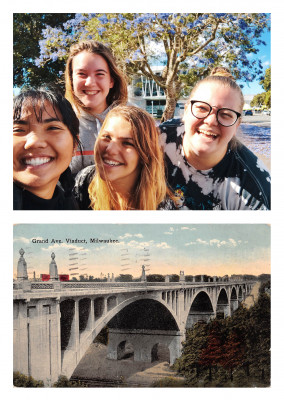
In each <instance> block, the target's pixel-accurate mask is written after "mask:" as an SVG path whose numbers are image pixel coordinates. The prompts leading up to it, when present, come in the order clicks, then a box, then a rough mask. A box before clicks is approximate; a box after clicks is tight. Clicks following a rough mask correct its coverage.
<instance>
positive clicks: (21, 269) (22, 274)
mask: <svg viewBox="0 0 284 400" xmlns="http://www.w3.org/2000/svg"><path fill="white" fill-rule="evenodd" d="M19 253H20V258H19V261H18V268H17V280H18V281H24V280H27V279H28V271H27V263H26V260H25V259H24V254H25V252H24V250H23V249H21V250H20V251H19Z"/></svg>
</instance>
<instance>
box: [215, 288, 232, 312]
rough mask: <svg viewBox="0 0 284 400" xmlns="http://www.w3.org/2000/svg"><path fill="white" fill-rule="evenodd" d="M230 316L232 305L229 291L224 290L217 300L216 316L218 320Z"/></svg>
mask: <svg viewBox="0 0 284 400" xmlns="http://www.w3.org/2000/svg"><path fill="white" fill-rule="evenodd" d="M229 314H230V303H229V298H228V294H227V291H226V290H225V288H222V289H221V290H220V292H219V295H218V298H217V307H216V316H217V318H225V317H227V316H228V315H229Z"/></svg>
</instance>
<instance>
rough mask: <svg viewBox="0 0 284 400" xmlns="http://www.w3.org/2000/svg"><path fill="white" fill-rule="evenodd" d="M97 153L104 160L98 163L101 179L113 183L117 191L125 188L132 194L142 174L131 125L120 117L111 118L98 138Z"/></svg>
mask: <svg viewBox="0 0 284 400" xmlns="http://www.w3.org/2000/svg"><path fill="white" fill-rule="evenodd" d="M95 151H96V152H98V153H99V154H100V158H101V160H102V162H101V163H98V169H99V172H100V176H101V178H102V179H104V180H108V181H109V182H111V184H112V185H115V186H116V188H117V190H121V188H122V187H123V191H128V192H130V191H131V190H132V189H133V187H134V186H135V184H136V180H137V177H138V175H139V172H140V164H139V154H138V152H137V149H136V146H135V144H134V139H133V134H132V129H131V125H130V123H129V122H128V121H127V120H125V119H124V118H122V117H120V116H118V115H115V116H113V117H111V118H110V119H109V120H108V121H107V123H106V124H105V126H104V130H103V131H102V132H101V133H100V135H99V137H98V144H97V150H96V148H95Z"/></svg>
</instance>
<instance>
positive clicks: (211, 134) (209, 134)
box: [199, 129, 218, 137]
mask: <svg viewBox="0 0 284 400" xmlns="http://www.w3.org/2000/svg"><path fill="white" fill-rule="evenodd" d="M199 132H200V133H203V134H204V135H207V136H214V137H217V136H218V135H216V133H213V132H207V131H202V130H201V129H200V130H199Z"/></svg>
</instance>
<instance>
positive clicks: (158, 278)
mask: <svg viewBox="0 0 284 400" xmlns="http://www.w3.org/2000/svg"><path fill="white" fill-rule="evenodd" d="M146 280H147V282H165V277H164V275H160V274H149V275H147V276H146Z"/></svg>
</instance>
